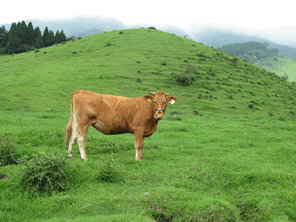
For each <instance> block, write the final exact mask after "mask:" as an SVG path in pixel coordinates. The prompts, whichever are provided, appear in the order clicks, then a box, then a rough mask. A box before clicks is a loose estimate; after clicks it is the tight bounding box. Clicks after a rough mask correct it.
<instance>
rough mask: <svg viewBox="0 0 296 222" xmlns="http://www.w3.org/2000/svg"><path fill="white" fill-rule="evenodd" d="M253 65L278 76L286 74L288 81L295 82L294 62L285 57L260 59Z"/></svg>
mask: <svg viewBox="0 0 296 222" xmlns="http://www.w3.org/2000/svg"><path fill="white" fill-rule="evenodd" d="M255 65H258V66H260V67H262V68H265V69H267V70H270V71H272V72H276V73H277V74H278V75H279V76H283V75H285V74H287V75H288V77H289V79H288V80H289V81H296V72H295V70H296V60H293V59H290V58H287V57H279V56H276V57H275V56H273V57H268V58H266V59H261V60H259V62H256V63H255Z"/></svg>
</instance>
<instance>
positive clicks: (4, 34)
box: [0, 25, 8, 47]
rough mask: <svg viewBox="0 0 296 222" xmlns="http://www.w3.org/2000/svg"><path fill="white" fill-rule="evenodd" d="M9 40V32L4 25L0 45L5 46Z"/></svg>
mask: <svg viewBox="0 0 296 222" xmlns="http://www.w3.org/2000/svg"><path fill="white" fill-rule="evenodd" d="M7 40H8V32H7V31H6V29H5V27H4V25H3V26H2V27H1V28H0V47H5V46H6V43H7Z"/></svg>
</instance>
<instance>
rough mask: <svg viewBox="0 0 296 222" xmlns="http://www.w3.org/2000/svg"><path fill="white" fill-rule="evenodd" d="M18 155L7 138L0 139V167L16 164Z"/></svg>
mask: <svg viewBox="0 0 296 222" xmlns="http://www.w3.org/2000/svg"><path fill="white" fill-rule="evenodd" d="M17 158H18V154H17V152H16V148H15V146H14V144H12V143H11V141H10V138H9V137H0V166H6V165H10V164H16V163H17Z"/></svg>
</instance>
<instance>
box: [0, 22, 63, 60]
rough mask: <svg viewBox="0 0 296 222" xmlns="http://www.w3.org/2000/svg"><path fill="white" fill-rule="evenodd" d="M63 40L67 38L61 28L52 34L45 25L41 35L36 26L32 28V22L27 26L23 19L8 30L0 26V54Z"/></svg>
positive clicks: (15, 52) (26, 49) (21, 50)
mask: <svg viewBox="0 0 296 222" xmlns="http://www.w3.org/2000/svg"><path fill="white" fill-rule="evenodd" d="M65 41H68V39H67V37H66V35H65V34H64V31H63V30H62V31H61V32H59V30H57V31H56V33H55V34H54V32H53V31H51V30H48V28H47V26H46V27H45V30H44V32H43V35H42V34H41V31H40V29H39V27H38V26H37V27H36V28H35V29H34V28H33V24H32V22H29V24H28V26H27V25H26V22H25V21H22V22H18V23H17V24H16V23H15V22H14V23H12V24H11V27H10V30H9V31H7V30H6V29H5V27H4V26H2V27H0V54H17V53H21V52H26V51H30V50H34V49H36V48H37V49H39V48H43V47H48V46H51V45H54V44H59V43H62V42H65Z"/></svg>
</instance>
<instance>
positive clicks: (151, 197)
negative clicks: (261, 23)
mask: <svg viewBox="0 0 296 222" xmlns="http://www.w3.org/2000/svg"><path fill="white" fill-rule="evenodd" d="M120 32H123V33H122V34H120ZM0 66H1V69H0V77H1V82H0V92H1V93H0V116H1V118H0V138H1V140H0V151H1V149H2V150H3V149H4V148H7V147H14V148H15V149H16V154H15V156H16V157H21V156H22V159H21V160H22V161H18V162H19V163H20V164H12V165H8V166H3V165H4V164H2V166H1V165H0V190H1V192H0V198H1V201H0V220H1V221H18V220H22V221H69V220H71V221H155V220H157V221H165V220H166V221H295V220H296V214H295V212H296V211H295V209H296V202H295V198H294V195H295V182H296V174H295V167H294V165H295V160H296V153H295V139H294V138H295V133H294V130H293V129H294V126H295V122H296V121H295V120H296V119H295V115H294V114H295V112H296V111H295V105H296V103H295V102H296V100H295V99H296V95H295V88H296V86H295V83H291V82H288V81H286V80H284V79H283V78H280V77H278V76H277V75H276V74H275V73H273V72H270V71H267V70H263V69H260V68H258V67H257V66H254V65H251V64H248V63H246V62H244V61H242V60H239V59H236V58H235V57H233V56H231V55H229V54H226V53H223V52H221V51H218V50H216V49H214V48H211V47H208V46H205V45H203V44H201V43H197V42H194V41H192V40H189V39H185V38H182V37H179V36H176V35H174V34H168V33H165V32H162V31H158V30H154V29H133V30H121V31H112V32H109V33H102V34H98V35H94V36H89V37H86V38H83V39H80V40H79V39H77V40H75V41H71V42H67V43H66V44H60V45H55V46H51V47H48V48H43V49H40V51H39V52H37V51H35V52H34V51H32V52H28V53H23V54H19V55H12V56H1V57H0ZM184 83H187V85H186V84H184ZM182 84H183V85H182ZM184 85H185V86H184ZM77 89H87V90H92V91H95V92H98V93H104V94H112V95H122V96H129V97H135V96H142V95H145V94H147V93H148V92H150V91H165V92H168V93H170V95H174V96H176V97H178V101H177V102H176V104H174V105H169V107H168V109H167V111H166V115H165V119H164V120H162V121H161V122H160V124H159V127H158V129H157V131H156V132H155V133H154V134H153V136H152V137H150V138H147V139H145V145H144V157H145V160H144V161H143V162H136V161H135V160H134V154H135V151H134V137H133V135H130V134H122V135H117V136H105V135H103V134H101V133H99V132H97V131H95V130H94V129H93V128H91V129H90V130H89V134H88V137H87V141H86V153H87V155H88V159H89V162H86V163H85V162H82V161H81V160H80V158H79V156H80V155H79V151H78V148H77V145H76V144H75V147H74V148H73V150H74V153H73V156H74V157H73V159H72V160H71V161H66V168H65V173H66V174H67V177H68V185H67V186H66V187H65V188H66V189H65V190H63V191H58V190H52V192H51V193H52V195H35V197H31V193H30V192H29V191H26V190H24V189H25V188H24V186H23V183H22V182H21V180H20V177H21V175H22V172H23V171H22V170H24V169H26V164H21V163H26V161H27V160H28V159H30V158H32V157H33V156H34V155H37V156H38V155H41V154H45V155H46V156H54V157H56V158H58V157H59V156H62V157H66V155H67V150H66V148H65V147H63V145H62V142H63V139H64V133H65V129H66V125H67V123H68V120H69V111H70V98H71V94H72V93H73V92H74V91H75V90H77ZM0 158H1V157H0ZM2 161H3V160H2ZM3 163H4V162H3ZM106 167H107V168H108V167H109V168H108V169H111V170H115V171H116V172H117V174H116V175H118V180H116V181H113V183H110V182H108V181H104V180H102V179H100V178H101V177H100V174H102V172H104V169H105V168H106ZM112 172H113V171H112Z"/></svg>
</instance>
